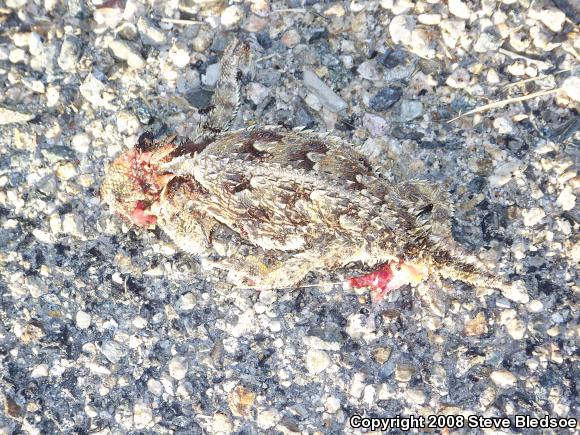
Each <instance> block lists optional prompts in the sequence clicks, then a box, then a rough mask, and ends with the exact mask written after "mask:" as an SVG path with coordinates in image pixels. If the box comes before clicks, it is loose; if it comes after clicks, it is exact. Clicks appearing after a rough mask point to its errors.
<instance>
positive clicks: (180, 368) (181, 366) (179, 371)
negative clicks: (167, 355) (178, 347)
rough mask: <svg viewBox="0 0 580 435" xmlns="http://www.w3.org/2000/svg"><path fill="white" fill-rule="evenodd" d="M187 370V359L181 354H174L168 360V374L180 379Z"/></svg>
mask: <svg viewBox="0 0 580 435" xmlns="http://www.w3.org/2000/svg"><path fill="white" fill-rule="evenodd" d="M187 370H188V362H187V359H186V358H184V357H182V356H175V357H173V358H172V359H171V361H170V362H169V376H171V377H172V378H173V379H176V380H178V381H180V380H181V379H183V378H185V375H186V374H187Z"/></svg>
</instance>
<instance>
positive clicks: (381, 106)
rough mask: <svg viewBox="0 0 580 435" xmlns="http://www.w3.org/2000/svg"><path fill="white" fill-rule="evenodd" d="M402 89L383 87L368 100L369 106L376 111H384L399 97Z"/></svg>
mask: <svg viewBox="0 0 580 435" xmlns="http://www.w3.org/2000/svg"><path fill="white" fill-rule="evenodd" d="M402 95H403V91H402V90H401V89H399V88H384V89H382V90H380V91H379V92H378V93H377V94H376V95H375V96H374V97H372V98H371V99H370V101H369V107H370V108H371V109H373V110H376V111H377V112H386V111H387V110H389V109H390V108H391V107H393V105H394V104H395V103H396V102H397V101H399V100H400V99H401V96H402Z"/></svg>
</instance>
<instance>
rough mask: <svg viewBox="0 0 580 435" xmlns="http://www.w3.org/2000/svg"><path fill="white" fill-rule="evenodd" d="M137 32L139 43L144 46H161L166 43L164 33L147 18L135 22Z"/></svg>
mask: <svg viewBox="0 0 580 435" xmlns="http://www.w3.org/2000/svg"><path fill="white" fill-rule="evenodd" d="M137 30H139V35H140V36H141V41H142V42H143V44H145V45H163V44H166V43H167V36H166V35H165V32H163V30H161V29H159V28H158V27H157V26H156V25H155V24H153V22H152V21H151V20H149V19H148V18H145V17H140V18H139V20H138V21H137Z"/></svg>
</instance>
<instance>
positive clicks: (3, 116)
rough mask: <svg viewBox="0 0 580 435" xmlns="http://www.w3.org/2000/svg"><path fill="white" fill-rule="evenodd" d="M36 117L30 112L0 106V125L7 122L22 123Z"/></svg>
mask: <svg viewBox="0 0 580 435" xmlns="http://www.w3.org/2000/svg"><path fill="white" fill-rule="evenodd" d="M31 119H34V115H32V114H30V113H22V112H16V111H14V110H10V109H6V108H4V107H0V125H5V124H21V123H25V122H28V121H30V120H31Z"/></svg>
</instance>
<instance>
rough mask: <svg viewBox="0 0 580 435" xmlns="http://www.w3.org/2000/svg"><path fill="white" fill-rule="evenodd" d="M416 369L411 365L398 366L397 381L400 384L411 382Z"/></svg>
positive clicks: (396, 371) (396, 369) (396, 370)
mask: <svg viewBox="0 0 580 435" xmlns="http://www.w3.org/2000/svg"><path fill="white" fill-rule="evenodd" d="M415 371H416V370H415V367H413V366H412V365H410V364H397V367H396V368H395V379H396V380H397V381H399V382H409V381H410V380H411V378H412V377H413V375H414V374H415Z"/></svg>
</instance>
